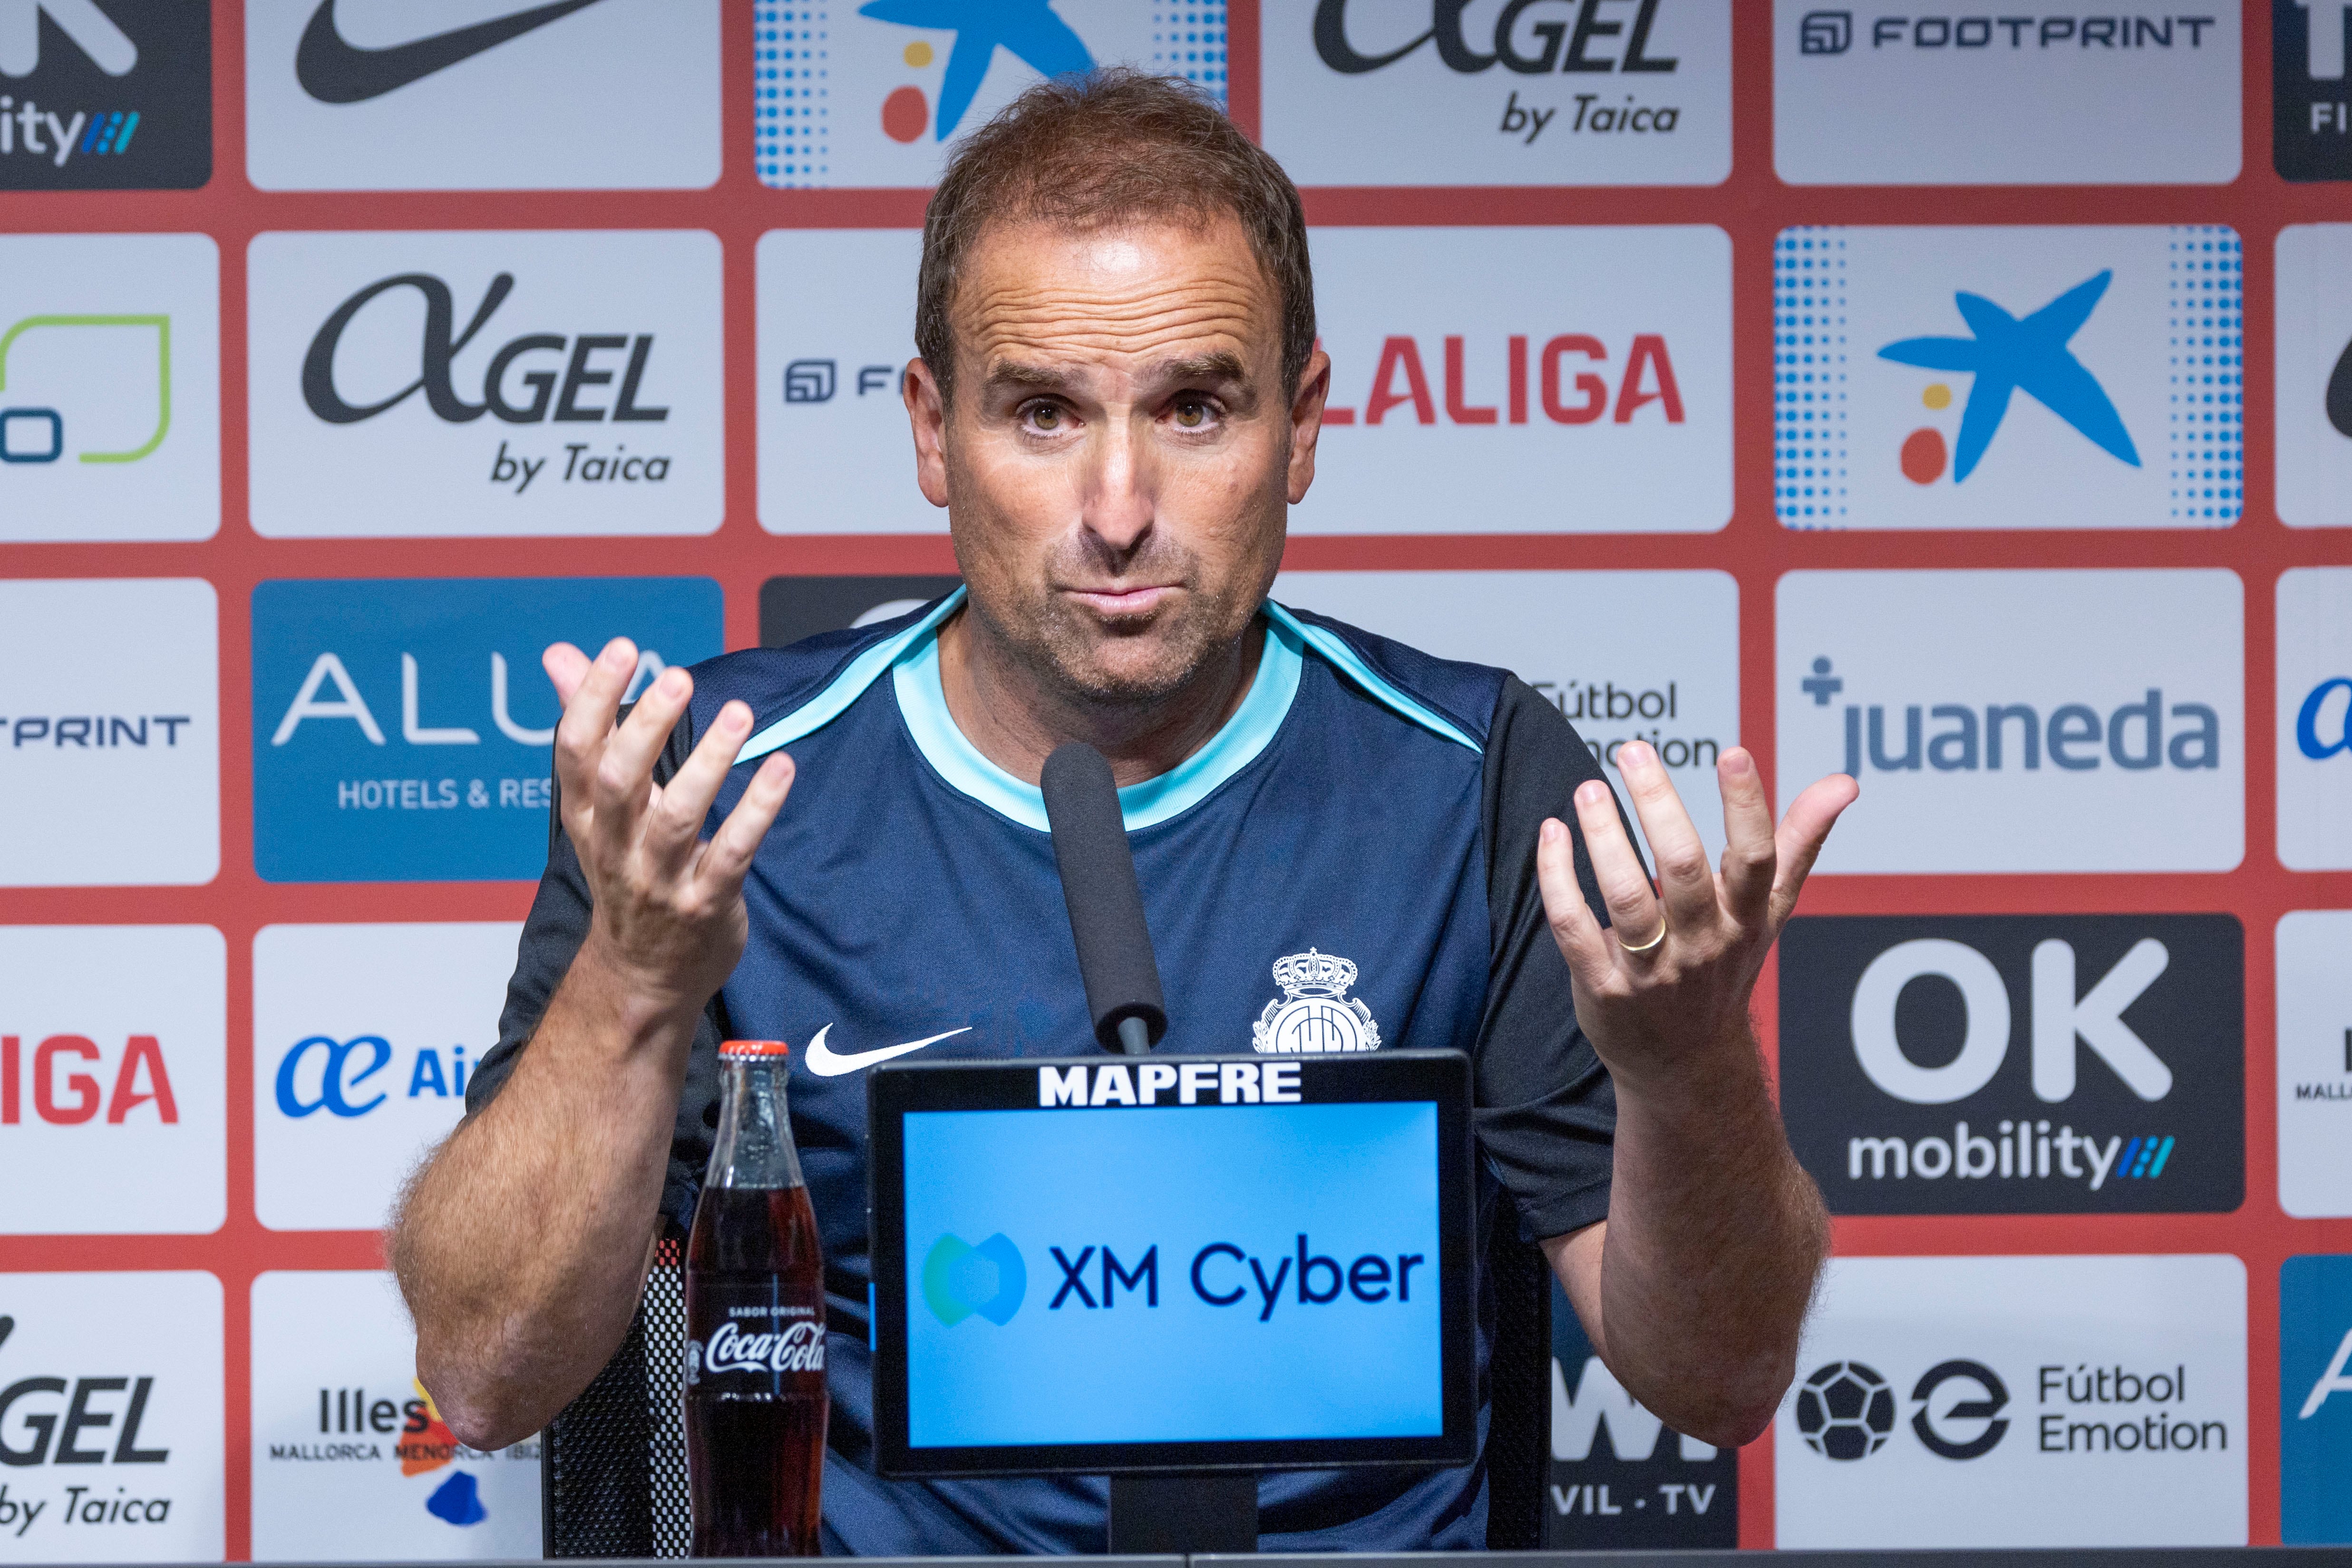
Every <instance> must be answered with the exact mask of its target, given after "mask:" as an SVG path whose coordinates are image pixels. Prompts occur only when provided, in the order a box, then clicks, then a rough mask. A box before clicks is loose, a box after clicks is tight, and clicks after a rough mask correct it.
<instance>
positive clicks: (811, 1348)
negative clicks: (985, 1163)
mask: <svg viewBox="0 0 2352 1568" xmlns="http://www.w3.org/2000/svg"><path fill="white" fill-rule="evenodd" d="M689 1349H690V1350H691V1351H692V1352H697V1354H696V1359H697V1360H698V1363H699V1365H698V1367H689V1368H688V1377H689V1379H691V1378H692V1377H694V1376H696V1375H698V1374H700V1373H708V1374H709V1375H710V1376H713V1377H716V1376H718V1375H719V1373H729V1372H823V1371H824V1324H822V1323H819V1322H816V1321H814V1320H810V1321H803V1322H797V1323H793V1324H791V1325H789V1326H788V1327H786V1328H785V1329H784V1330H783V1331H782V1332H781V1333H751V1334H747V1333H744V1332H743V1331H741V1330H740V1329H738V1328H737V1327H736V1326H735V1325H734V1324H733V1323H731V1322H730V1323H721V1324H719V1328H718V1330H717V1331H716V1332H714V1333H713V1334H712V1335H711V1336H710V1342H709V1344H707V1345H694V1346H690V1347H689Z"/></svg>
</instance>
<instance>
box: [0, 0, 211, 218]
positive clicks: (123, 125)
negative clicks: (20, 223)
mask: <svg viewBox="0 0 2352 1568" xmlns="http://www.w3.org/2000/svg"><path fill="white" fill-rule="evenodd" d="M212 167H213V147H212V16H211V12H210V11H209V10H208V9H207V8H206V7H205V6H202V5H178V4H174V0H9V3H8V4H7V5H5V6H0V189H12V190H193V189H194V188H195V187H196V186H198V185H201V184H204V183H205V181H206V180H208V179H210V178H211V177H212Z"/></svg>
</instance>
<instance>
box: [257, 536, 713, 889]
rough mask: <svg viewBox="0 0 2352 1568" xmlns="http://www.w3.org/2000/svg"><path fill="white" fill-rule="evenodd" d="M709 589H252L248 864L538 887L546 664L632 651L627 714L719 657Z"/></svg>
mask: <svg viewBox="0 0 2352 1568" xmlns="http://www.w3.org/2000/svg"><path fill="white" fill-rule="evenodd" d="M719 627H720V619H719V584H716V583H714V582H711V581H710V580H709V579H707V578H693V577H635V578H630V577H616V578H598V579H559V578H513V579H481V578H476V579H450V580H446V581H434V580H413V581H379V582H364V581H340V582H337V581H314V582H272V583H264V584H261V585H260V586H258V587H257V588H256V589H255V590H254V595H253V711H254V713H255V715H256V717H255V723H254V857H255V861H256V864H257V868H259V870H260V873H261V875H262V876H263V877H264V878H265V879H268V880H270V881H303V882H308V881H470V880H479V879H517V878H535V877H537V876H538V875H539V874H540V871H541V869H542V868H543V867H544V866H545V863H546V858H547V812H548V807H549V805H550V804H551V791H550V787H549V774H550V770H551V763H552V755H553V752H552V748H553V744H554V737H555V729H554V726H555V723H556V721H557V719H558V718H559V717H560V710H559V709H558V706H557V703H556V699H555V693H554V689H552V688H551V686H550V685H549V684H548V682H547V679H546V677H545V676H544V675H543V674H542V673H541V670H540V668H539V659H540V655H541V652H542V651H543V650H544V649H545V648H546V647H547V646H548V645H549V644H550V643H553V642H557V641H568V642H572V643H574V644H577V645H579V646H581V647H585V648H588V649H591V650H593V649H595V648H597V647H602V646H603V645H604V642H605V641H606V640H608V639H609V638H611V637H614V636H623V635H625V636H627V637H631V638H633V639H634V640H635V642H636V644H637V646H638V647H639V649H640V650H641V653H640V658H639V663H638V670H637V675H636V678H635V680H633V681H632V683H631V695H633V696H634V695H635V691H636V690H638V689H642V686H643V684H644V682H645V681H646V680H647V679H651V678H652V676H654V675H655V674H657V673H658V672H659V671H660V670H661V669H662V668H667V667H668V666H670V665H682V664H692V663H695V662H698V661H699V660H701V659H704V658H710V657H711V656H712V655H714V654H716V653H718V652H719V646H720V630H719Z"/></svg>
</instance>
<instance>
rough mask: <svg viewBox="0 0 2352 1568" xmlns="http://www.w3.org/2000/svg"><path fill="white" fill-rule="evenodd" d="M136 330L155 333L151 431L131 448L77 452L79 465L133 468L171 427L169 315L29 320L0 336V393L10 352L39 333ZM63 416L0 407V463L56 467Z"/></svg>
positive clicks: (48, 410) (61, 451) (63, 437)
mask: <svg viewBox="0 0 2352 1568" xmlns="http://www.w3.org/2000/svg"><path fill="white" fill-rule="evenodd" d="M54 327H72V328H93V327H139V328H152V329H154V332H155V428H154V429H153V430H152V432H151V433H150V434H149V435H148V437H147V438H146V439H145V440H144V441H142V442H141V443H140V444H139V445H137V446H135V447H126V448H123V449H121V450H117V451H107V452H93V451H80V452H77V453H75V454H74V460H75V461H76V462H80V463H135V462H137V461H138V460H139V459H140V458H144V457H147V456H150V455H151V454H152V453H153V452H154V450H155V448H156V447H161V446H162V445H163V437H164V434H165V433H166V432H168V431H169V430H170V429H171V428H172V318H171V317H169V316H27V317H26V318H25V319H24V320H23V321H18V322H17V323H16V325H15V326H12V327H10V328H9V329H8V330H7V331H5V332H0V391H5V390H6V389H7V385H8V351H9V349H11V348H12V347H14V346H15V345H16V340H17V339H18V338H20V337H23V336H24V335H25V334H26V332H29V331H35V330H37V329H40V328H54ZM65 452H66V422H65V416H63V415H61V414H59V413H58V411H57V410H56V409H54V408H31V407H28V408H0V463H11V464H13V463H54V462H56V461H58V459H59V458H63V457H64V456H65Z"/></svg>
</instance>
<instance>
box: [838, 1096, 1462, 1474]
mask: <svg viewBox="0 0 2352 1568" xmlns="http://www.w3.org/2000/svg"><path fill="white" fill-rule="evenodd" d="M1467 1101H1468V1068H1467V1062H1466V1059H1465V1058H1462V1057H1460V1056H1457V1055H1454V1054H1452V1053H1383V1054H1382V1055H1381V1056H1379V1057H1364V1058H1354V1059H1351V1060H1323V1061H1315V1060H1307V1061H1300V1060H1297V1059H1291V1060H1287V1061H1271V1062H1270V1061H1267V1060H1266V1059H1265V1058H1253V1059H1247V1060H1242V1059H1232V1058H1201V1057H1184V1058H1165V1059H1150V1058H1147V1059H1144V1060H1141V1061H1120V1060H1118V1059H1116V1058H1093V1059H1089V1060H1087V1061H1076V1062H1055V1063H1038V1062H1035V1061H1029V1062H1022V1063H1017V1064H1013V1063H1008V1064H996V1063H939V1064H924V1065H919V1066H917V1065H909V1066H907V1067H902V1068H891V1069H887V1070H886V1071H878V1072H877V1074H876V1076H875V1079H874V1081H873V1088H872V1103H873V1105H874V1107H875V1110H874V1117H875V1126H874V1145H873V1146H874V1152H875V1161H874V1166H873V1168H874V1171H875V1176H876V1213H875V1219H876V1226H875V1247H876V1252H875V1264H876V1302H875V1305H876V1309H877V1310H876V1312H875V1331H874V1335H875V1351H876V1361H877V1364H876V1396H877V1426H878V1428H879V1430H878V1431H877V1438H878V1440H879V1446H880V1447H881V1450H882V1452H881V1454H880V1455H879V1456H878V1457H879V1458H880V1461H881V1467H882V1468H883V1470H884V1471H885V1473H893V1474H971V1473H982V1472H986V1471H1009V1470H1040V1469H1076V1470H1085V1471H1102V1470H1111V1469H1128V1468H1167V1467H1172V1466H1182V1467H1185V1468H1192V1467H1197V1466H1202V1465H1213V1464H1233V1465H1253V1466H1257V1467H1260V1468H1266V1467H1274V1466H1280V1465H1286V1464H1298V1465H1307V1464H1313V1465H1322V1464H1335V1463H1349V1462H1382V1461H1386V1462H1393V1463H1414V1464H1430V1463H1444V1462H1457V1463H1458V1462H1465V1461H1466V1460H1467V1459H1468V1458H1470V1457H1471V1450H1470V1436H1469V1434H1470V1427H1471V1425H1472V1422H1473V1419H1474V1413H1475V1395H1474V1394H1473V1393H1472V1391H1471V1381H1472V1377H1473V1373H1472V1371H1471V1367H1470V1352H1469V1320H1470V1308H1469V1285H1470V1282H1469V1277H1468V1254H1469V1237H1468V1232H1469V1215H1468V1203H1469V1198H1468V1135H1467V1119H1468V1106H1467Z"/></svg>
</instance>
